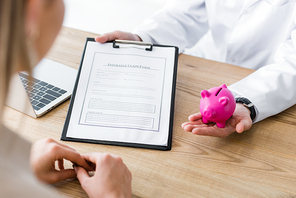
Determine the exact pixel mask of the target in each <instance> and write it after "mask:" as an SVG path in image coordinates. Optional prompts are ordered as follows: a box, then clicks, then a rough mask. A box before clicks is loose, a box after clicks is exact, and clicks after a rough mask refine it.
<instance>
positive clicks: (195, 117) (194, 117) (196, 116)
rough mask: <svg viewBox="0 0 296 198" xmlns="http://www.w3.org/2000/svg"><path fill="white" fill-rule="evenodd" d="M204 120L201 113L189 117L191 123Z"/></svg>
mask: <svg viewBox="0 0 296 198" xmlns="http://www.w3.org/2000/svg"><path fill="white" fill-rule="evenodd" d="M201 118H202V115H201V113H200V112H199V113H195V114H193V115H190V116H189V117H188V120H189V121H196V120H199V119H201Z"/></svg>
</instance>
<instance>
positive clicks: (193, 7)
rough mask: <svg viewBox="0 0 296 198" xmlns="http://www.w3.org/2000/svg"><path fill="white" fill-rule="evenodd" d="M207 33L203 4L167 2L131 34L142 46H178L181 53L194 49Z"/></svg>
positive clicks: (184, 0)
mask: <svg viewBox="0 0 296 198" xmlns="http://www.w3.org/2000/svg"><path fill="white" fill-rule="evenodd" d="M208 29H209V26H208V18H207V12H206V8H205V2H204V0H169V1H168V3H167V5H166V6H165V7H164V8H163V9H161V10H160V11H158V12H157V13H156V14H154V15H153V16H152V17H151V18H149V19H147V20H146V21H145V22H144V24H143V25H142V26H140V27H138V28H137V29H136V30H134V31H133V33H134V34H137V35H139V36H140V37H141V38H142V40H143V41H144V42H151V43H153V44H164V45H165V44H166V45H175V46H178V47H179V52H180V53H181V52H182V51H183V50H184V49H185V48H190V47H192V46H193V45H195V44H196V43H197V42H198V40H199V39H200V38H201V37H202V36H203V35H204V34H205V33H206V32H207V31H208Z"/></svg>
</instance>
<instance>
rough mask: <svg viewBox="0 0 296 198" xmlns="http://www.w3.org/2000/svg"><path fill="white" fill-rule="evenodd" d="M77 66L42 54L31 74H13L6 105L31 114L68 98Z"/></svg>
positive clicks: (46, 109) (44, 110)
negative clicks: (43, 56) (71, 65)
mask: <svg viewBox="0 0 296 198" xmlns="http://www.w3.org/2000/svg"><path fill="white" fill-rule="evenodd" d="M76 76H77V70H76V69H73V68H71V67H68V66H66V65H63V64H61V63H58V62H55V61H52V60H49V59H47V58H44V59H42V60H41V62H40V63H39V64H38V65H37V66H36V67H35V68H34V70H33V72H32V77H29V76H28V74H27V73H25V72H20V73H19V74H16V75H15V76H13V78H12V80H11V82H10V87H9V93H8V97H7V101H6V105H7V106H9V107H12V108H14V109H16V110H18V111H20V112H22V113H25V114H27V115H29V116H32V117H34V118H37V117H40V116H42V115H44V114H45V113H47V112H48V111H50V110H51V109H53V108H55V107H56V106H58V105H59V104H61V103H62V102H64V101H66V100H67V99H69V98H70V96H71V94H72V91H73V88H74V84H75V80H76Z"/></svg>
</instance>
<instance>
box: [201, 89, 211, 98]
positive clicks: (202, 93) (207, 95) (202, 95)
mask: <svg viewBox="0 0 296 198" xmlns="http://www.w3.org/2000/svg"><path fill="white" fill-rule="evenodd" d="M200 95H201V97H202V98H205V97H209V96H210V92H208V91H207V90H202V91H201V92H200Z"/></svg>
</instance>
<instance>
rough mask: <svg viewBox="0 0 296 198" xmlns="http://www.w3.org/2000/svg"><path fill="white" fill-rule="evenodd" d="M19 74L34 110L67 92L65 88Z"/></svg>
mask: <svg viewBox="0 0 296 198" xmlns="http://www.w3.org/2000/svg"><path fill="white" fill-rule="evenodd" d="M19 76H20V79H21V81H22V83H23V85H24V87H25V89H26V92H27V94H28V97H29V99H30V101H31V104H32V106H33V108H34V109H35V110H36V111H38V110H39V109H41V108H43V107H44V106H46V105H48V104H49V103H51V102H52V101H54V100H56V99H57V98H59V97H61V96H62V95H63V94H65V93H67V91H66V90H63V89H61V88H59V87H55V86H53V85H51V84H49V83H46V82H44V81H41V80H38V79H36V78H33V77H31V78H30V77H29V76H28V75H26V74H23V73H19Z"/></svg>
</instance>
